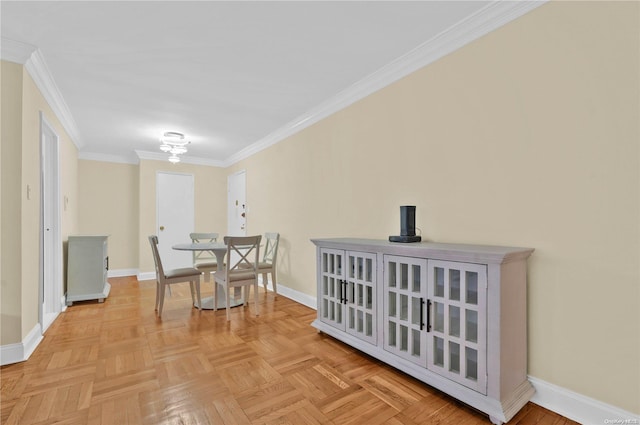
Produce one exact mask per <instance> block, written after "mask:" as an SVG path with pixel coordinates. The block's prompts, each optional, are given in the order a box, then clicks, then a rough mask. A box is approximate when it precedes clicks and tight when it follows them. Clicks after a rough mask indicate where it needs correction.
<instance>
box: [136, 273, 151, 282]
mask: <svg viewBox="0 0 640 425" xmlns="http://www.w3.org/2000/svg"><path fill="white" fill-rule="evenodd" d="M136 277H137V278H138V280H155V278H156V272H143V273H140V272H138V274H137V275H136Z"/></svg>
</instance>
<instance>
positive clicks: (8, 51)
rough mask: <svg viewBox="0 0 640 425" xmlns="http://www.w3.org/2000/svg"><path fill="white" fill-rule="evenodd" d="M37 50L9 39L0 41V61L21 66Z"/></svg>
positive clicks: (34, 47) (29, 45)
mask: <svg viewBox="0 0 640 425" xmlns="http://www.w3.org/2000/svg"><path fill="white" fill-rule="evenodd" d="M36 49H37V47H36V46H33V45H31V44H27V43H22V42H20V41H15V40H11V39H9V38H4V37H2V39H0V59H2V60H3V61H9V62H15V63H19V64H21V65H23V64H24V63H25V62H26V61H27V60H28V59H29V58H30V57H31V54H32V53H33V52H34V51H35V50H36Z"/></svg>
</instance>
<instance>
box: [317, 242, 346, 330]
mask: <svg viewBox="0 0 640 425" xmlns="http://www.w3.org/2000/svg"><path fill="white" fill-rule="evenodd" d="M320 263H321V267H320V279H321V280H322V284H321V291H320V293H319V295H320V298H321V299H320V302H319V306H320V310H321V311H320V320H322V321H323V322H325V323H328V324H330V325H331V326H335V327H336V328H338V329H342V330H344V328H345V326H344V324H345V320H344V304H343V299H344V292H345V288H344V284H343V281H344V274H343V273H344V251H340V250H335V249H322V250H321V251H320Z"/></svg>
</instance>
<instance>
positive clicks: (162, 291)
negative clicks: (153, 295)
mask: <svg viewBox="0 0 640 425" xmlns="http://www.w3.org/2000/svg"><path fill="white" fill-rule="evenodd" d="M165 286H167V285H160V306H159V308H158V317H162V307H163V306H164V291H165Z"/></svg>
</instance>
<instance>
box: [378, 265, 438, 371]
mask: <svg viewBox="0 0 640 425" xmlns="http://www.w3.org/2000/svg"><path fill="white" fill-rule="evenodd" d="M383 286H384V288H383V289H384V326H385V329H384V330H383V334H384V348H385V350H387V351H389V352H392V353H394V354H396V355H399V356H401V357H403V358H405V359H407V360H410V361H412V362H413V363H416V364H419V365H421V366H423V367H424V366H426V364H427V349H426V344H427V334H426V333H425V320H426V316H425V311H426V310H425V302H426V296H427V260H426V259H422V258H411V257H398V256H394V255H385V256H384V285H383Z"/></svg>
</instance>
